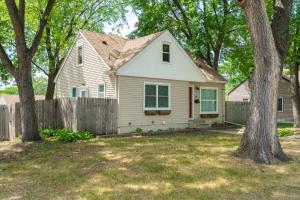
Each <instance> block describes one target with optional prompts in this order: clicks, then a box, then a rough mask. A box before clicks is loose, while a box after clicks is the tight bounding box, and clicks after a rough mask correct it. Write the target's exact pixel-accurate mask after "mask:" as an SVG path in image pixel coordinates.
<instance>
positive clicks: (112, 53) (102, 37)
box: [80, 30, 226, 81]
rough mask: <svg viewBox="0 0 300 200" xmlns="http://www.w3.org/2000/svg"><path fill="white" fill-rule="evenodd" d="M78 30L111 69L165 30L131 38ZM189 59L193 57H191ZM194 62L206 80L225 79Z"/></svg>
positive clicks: (198, 62) (139, 50)
mask: <svg viewBox="0 0 300 200" xmlns="http://www.w3.org/2000/svg"><path fill="white" fill-rule="evenodd" d="M80 32H81V33H82V34H83V35H84V37H85V38H86V39H87V40H88V41H89V42H90V44H91V45H92V46H93V47H94V48H95V49H96V51H97V52H98V53H99V54H100V55H101V57H102V58H103V59H104V61H105V62H106V64H107V65H108V66H109V67H110V68H111V70H112V71H114V70H116V69H118V68H120V67H121V66H123V65H124V64H125V63H127V62H128V61H129V60H131V59H132V58H133V57H135V56H136V55H137V54H138V53H139V52H141V51H142V50H143V49H144V48H146V47H147V46H148V45H149V44H150V43H151V42H152V41H154V40H155V39H156V38H158V37H159V36H160V35H162V34H163V33H164V32H165V31H162V32H158V33H154V34H151V35H147V36H144V37H141V38H137V39H133V40H129V39H125V38H122V37H120V36H116V35H106V34H101V33H95V32H90V31H86V30H81V31H80ZM188 54H189V53H188ZM191 59H193V58H192V57H191ZM195 64H196V65H197V66H198V67H199V70H200V71H201V72H202V73H203V74H204V75H205V77H206V78H207V80H209V81H226V79H225V78H224V77H223V76H221V75H220V74H218V73H217V72H215V71H214V70H213V69H212V68H211V67H210V66H208V65H206V64H204V63H203V62H200V61H199V60H197V61H195Z"/></svg>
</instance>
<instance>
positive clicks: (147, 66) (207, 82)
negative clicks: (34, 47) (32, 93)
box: [55, 30, 226, 133]
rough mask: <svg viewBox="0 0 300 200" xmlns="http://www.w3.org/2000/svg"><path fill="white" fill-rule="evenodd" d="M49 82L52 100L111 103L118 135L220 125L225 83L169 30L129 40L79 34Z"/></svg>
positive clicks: (222, 115) (84, 33)
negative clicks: (52, 85) (115, 111)
mask: <svg viewBox="0 0 300 200" xmlns="http://www.w3.org/2000/svg"><path fill="white" fill-rule="evenodd" d="M55 82H56V92H55V93H56V97H57V98H60V97H95V98H97V97H99V98H116V99H117V100H118V130H119V133H128V132H132V131H134V130H136V129H137V128H142V129H143V130H144V131H149V130H153V131H156V130H159V129H161V130H166V129H170V128H181V129H183V128H187V127H199V126H204V125H205V126H207V125H211V124H212V123H223V122H224V107H225V106H224V103H225V101H224V98H225V93H224V87H225V82H226V80H225V79H224V78H223V77H222V76H221V75H219V74H217V73H215V72H214V71H213V70H212V69H211V68H210V67H209V66H207V65H205V64H203V63H201V62H199V61H198V62H194V61H193V60H192V59H191V57H190V56H189V54H188V53H187V52H186V51H185V50H184V49H183V48H182V47H181V46H180V45H179V43H178V42H177V40H176V39H175V38H174V37H173V36H172V34H171V33H170V32H169V31H163V32H159V33H155V34H152V35H148V36H145V37H142V38H138V39H134V40H129V39H124V38H122V37H119V36H112V35H104V34H99V33H94V32H89V31H84V30H82V31H80V32H79V34H78V35H77V38H76V41H75V43H74V45H73V47H72V48H71V49H70V50H69V52H68V54H67V56H66V59H65V61H64V63H63V65H62V67H61V69H60V71H59V73H58V75H57V77H56V79H55Z"/></svg>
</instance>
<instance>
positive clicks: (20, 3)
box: [19, 0, 25, 31]
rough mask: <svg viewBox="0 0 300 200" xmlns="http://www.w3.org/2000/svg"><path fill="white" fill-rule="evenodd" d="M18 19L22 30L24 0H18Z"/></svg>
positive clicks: (23, 25)
mask: <svg viewBox="0 0 300 200" xmlns="http://www.w3.org/2000/svg"><path fill="white" fill-rule="evenodd" d="M19 19H20V24H21V27H22V29H23V31H24V27H25V0H19Z"/></svg>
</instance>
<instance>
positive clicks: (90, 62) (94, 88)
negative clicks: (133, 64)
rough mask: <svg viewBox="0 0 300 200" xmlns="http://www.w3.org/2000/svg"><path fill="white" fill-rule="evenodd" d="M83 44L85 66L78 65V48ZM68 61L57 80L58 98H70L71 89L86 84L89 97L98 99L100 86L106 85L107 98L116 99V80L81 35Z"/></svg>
mask: <svg viewBox="0 0 300 200" xmlns="http://www.w3.org/2000/svg"><path fill="white" fill-rule="evenodd" d="M82 44H83V65H82V66H78V64H77V46H79V45H82ZM66 59H67V60H66V61H65V63H64V66H63V68H62V70H61V72H60V74H59V76H58V78H57V80H56V96H57V98H60V97H70V96H71V88H72V87H77V94H78V95H79V87H80V86H82V85H83V84H85V85H86V86H87V87H88V96H89V97H95V98H96V97H98V84H100V83H102V82H104V83H105V93H106V97H107V98H115V79H114V78H110V77H109V76H108V75H107V74H106V73H105V72H106V71H107V70H109V67H108V66H107V65H106V64H105V62H104V61H103V60H102V59H101V58H100V56H99V55H98V54H97V52H96V51H95V49H94V48H93V47H92V46H91V45H90V44H89V43H88V41H87V40H86V39H85V38H84V37H82V36H81V35H80V34H79V36H78V38H77V40H76V42H75V45H74V47H73V48H72V49H71V51H70V52H69V55H68V57H67V58H66Z"/></svg>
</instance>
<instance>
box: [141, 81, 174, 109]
mask: <svg viewBox="0 0 300 200" xmlns="http://www.w3.org/2000/svg"><path fill="white" fill-rule="evenodd" d="M146 85H156V107H152V108H146V105H145V104H146ZM158 86H168V105H169V107H168V108H159V107H158ZM143 101H144V103H143V104H144V106H143V107H144V110H146V111H147V110H149V111H150V110H171V84H170V83H155V82H144V99H143Z"/></svg>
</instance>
